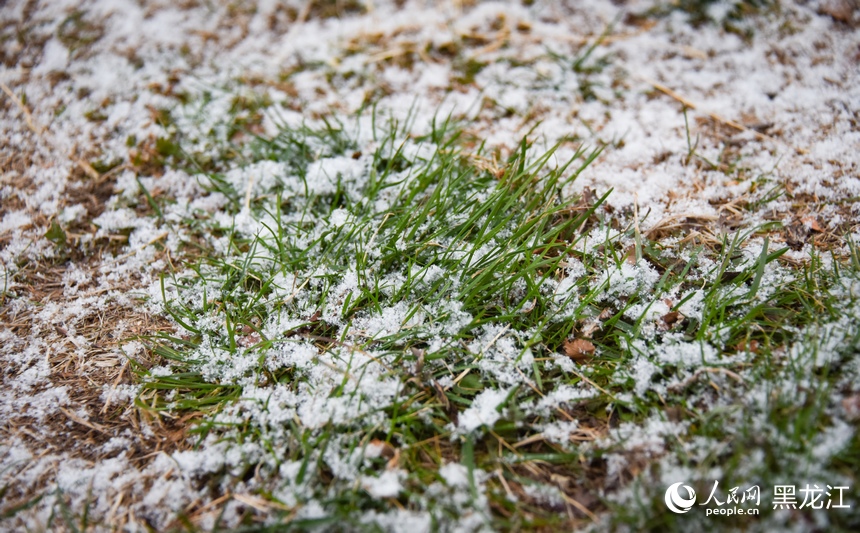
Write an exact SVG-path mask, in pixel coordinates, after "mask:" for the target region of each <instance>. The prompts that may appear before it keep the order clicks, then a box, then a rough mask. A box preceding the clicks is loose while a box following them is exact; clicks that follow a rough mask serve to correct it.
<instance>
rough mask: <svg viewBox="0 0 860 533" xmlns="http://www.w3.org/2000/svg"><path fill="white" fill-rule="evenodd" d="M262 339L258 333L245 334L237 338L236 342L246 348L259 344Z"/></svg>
mask: <svg viewBox="0 0 860 533" xmlns="http://www.w3.org/2000/svg"><path fill="white" fill-rule="evenodd" d="M261 340H262V339H261V338H260V336H259V335H257V334H256V333H254V334H252V335H245V336H242V337H239V338H238V339H236V344H238V345H239V346H243V347H245V348H247V347H249V346H254V345H255V344H259V343H260V341H261Z"/></svg>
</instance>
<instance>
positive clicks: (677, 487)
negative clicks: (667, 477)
mask: <svg viewBox="0 0 860 533" xmlns="http://www.w3.org/2000/svg"><path fill="white" fill-rule="evenodd" d="M682 486H683V488H684V489H686V490H687V496H688V497H687V498H684V497H683V496H681V487H682ZM665 500H666V507H668V508H669V510H670V511H672V512H673V513H678V514H684V513H686V512H687V511H689V510H690V509H692V508H693V505H695V503H696V491H694V490H693V487H691V486H689V485H684V483H682V482H679V483H675V484H673V485H672V486H670V487H669V488H668V489H666V497H665Z"/></svg>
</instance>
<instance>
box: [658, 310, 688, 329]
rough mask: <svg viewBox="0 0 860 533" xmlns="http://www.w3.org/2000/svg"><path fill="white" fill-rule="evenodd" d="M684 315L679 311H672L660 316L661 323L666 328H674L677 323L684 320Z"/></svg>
mask: <svg viewBox="0 0 860 533" xmlns="http://www.w3.org/2000/svg"><path fill="white" fill-rule="evenodd" d="M684 318H685V317H684V315H682V314H681V313H679V312H678V311H670V312H668V313H666V314H665V315H663V316H662V317H660V320H661V324H660V327H662V328H665V329H672V327H673V326H674V325H675V324H679V323H681V322H682V321H683V320H684Z"/></svg>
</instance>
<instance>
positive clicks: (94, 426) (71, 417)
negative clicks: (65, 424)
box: [60, 407, 110, 435]
mask: <svg viewBox="0 0 860 533" xmlns="http://www.w3.org/2000/svg"><path fill="white" fill-rule="evenodd" d="M60 411H61V412H62V413H63V414H64V415H66V416H67V417H69V420H71V421H73V422H77V423H78V424H80V425H82V426H86V427H88V428H90V429H92V430H95V431H98V432H99V433H104V434H105V435H109V434H110V433H109V432H108V430H107V429H106V428H105V427H104V426H102V425H101V424H96V423H95V422H90V421H89V420H84V419H83V418H81V417H79V416H78V415H76V414H75V413H73V412H71V411H69V410H68V409H65V408H63V407H60Z"/></svg>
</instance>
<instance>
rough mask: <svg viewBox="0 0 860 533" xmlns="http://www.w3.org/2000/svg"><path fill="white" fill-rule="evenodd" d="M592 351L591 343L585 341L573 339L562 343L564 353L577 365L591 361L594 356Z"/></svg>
mask: <svg viewBox="0 0 860 533" xmlns="http://www.w3.org/2000/svg"><path fill="white" fill-rule="evenodd" d="M594 350H595V348H594V345H593V344H591V341H587V340H585V339H574V340H572V341H565V343H564V353H565V354H566V355H567V356H568V357H570V358H571V359H573V360H574V361H576V362H577V363H584V362H586V361H588V360H589V359H591V357H592V356H593V355H594Z"/></svg>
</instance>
